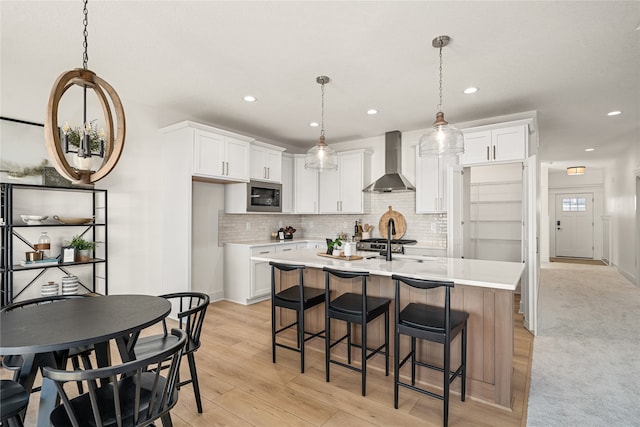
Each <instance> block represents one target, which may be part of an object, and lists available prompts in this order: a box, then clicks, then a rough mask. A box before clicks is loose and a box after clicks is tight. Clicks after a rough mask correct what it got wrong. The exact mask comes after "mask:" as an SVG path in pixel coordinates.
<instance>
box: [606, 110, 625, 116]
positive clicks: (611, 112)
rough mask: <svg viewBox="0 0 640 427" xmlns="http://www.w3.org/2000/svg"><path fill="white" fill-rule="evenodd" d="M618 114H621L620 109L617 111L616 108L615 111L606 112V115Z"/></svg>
mask: <svg viewBox="0 0 640 427" xmlns="http://www.w3.org/2000/svg"><path fill="white" fill-rule="evenodd" d="M620 114H622V111H617V110H616V111H609V112H608V113H607V116H618V115H620Z"/></svg>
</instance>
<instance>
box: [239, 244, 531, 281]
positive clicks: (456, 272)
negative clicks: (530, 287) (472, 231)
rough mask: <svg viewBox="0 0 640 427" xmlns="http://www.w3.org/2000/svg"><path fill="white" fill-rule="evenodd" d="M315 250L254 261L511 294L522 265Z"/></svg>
mask: <svg viewBox="0 0 640 427" xmlns="http://www.w3.org/2000/svg"><path fill="white" fill-rule="evenodd" d="M318 253H319V251H318V249H314V248H311V249H298V250H295V251H289V252H281V253H275V254H269V255H268V256H260V255H256V256H253V257H251V259H252V260H254V261H266V262H269V261H274V262H281V263H285V264H298V265H304V266H307V267H311V268H319V269H322V268H323V267H329V268H335V269H339V270H350V271H368V272H369V274H371V275H378V276H391V275H393V274H400V275H404V276H409V277H415V278H419V279H431V280H446V281H451V282H454V283H455V284H458V285H467V286H479V287H483V288H493V289H502V290H507V291H514V290H515V289H516V287H517V286H518V283H519V282H520V278H521V276H522V273H523V271H524V263H519V262H507V261H487V260H479V259H461V258H443V257H427V256H419V255H396V254H394V255H393V260H392V261H386V260H385V259H384V258H381V257H378V256H377V254H376V253H375V252H357V254H356V255H358V256H361V257H363V258H362V259H357V260H353V259H352V260H347V259H342V258H340V259H338V258H327V257H323V256H319V255H318Z"/></svg>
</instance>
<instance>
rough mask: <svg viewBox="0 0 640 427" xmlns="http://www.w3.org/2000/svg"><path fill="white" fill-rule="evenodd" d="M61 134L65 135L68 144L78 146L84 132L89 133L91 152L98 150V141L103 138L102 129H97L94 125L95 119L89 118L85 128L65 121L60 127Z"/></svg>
mask: <svg viewBox="0 0 640 427" xmlns="http://www.w3.org/2000/svg"><path fill="white" fill-rule="evenodd" d="M62 132H63V134H65V135H66V137H67V140H68V141H69V145H71V146H73V147H76V148H78V147H79V146H80V140H81V139H82V137H83V136H84V133H85V132H88V134H89V148H90V149H91V152H92V153H98V152H100V141H101V140H102V139H104V135H103V133H104V132H103V131H102V130H98V128H97V127H96V120H95V119H94V120H91V121H90V122H89V125H88V126H86V127H85V128H83V127H80V126H77V127H75V128H73V127H70V126H69V125H68V124H67V123H65V124H64V126H63V128H62Z"/></svg>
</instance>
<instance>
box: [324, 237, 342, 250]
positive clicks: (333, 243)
mask: <svg viewBox="0 0 640 427" xmlns="http://www.w3.org/2000/svg"><path fill="white" fill-rule="evenodd" d="M340 246H342V239H340V238H339V237H337V238H336V239H335V240H332V241H330V242H329V243H328V244H327V250H328V251H330V252H329V253H331V252H333V249H334V248H335V249H338V248H339V247H340Z"/></svg>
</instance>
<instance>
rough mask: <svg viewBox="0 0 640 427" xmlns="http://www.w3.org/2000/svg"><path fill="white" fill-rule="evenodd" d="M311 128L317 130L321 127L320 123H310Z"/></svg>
mask: <svg viewBox="0 0 640 427" xmlns="http://www.w3.org/2000/svg"><path fill="white" fill-rule="evenodd" d="M309 126H311V127H312V128H317V127H318V126H320V123H318V122H311V123H309Z"/></svg>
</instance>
